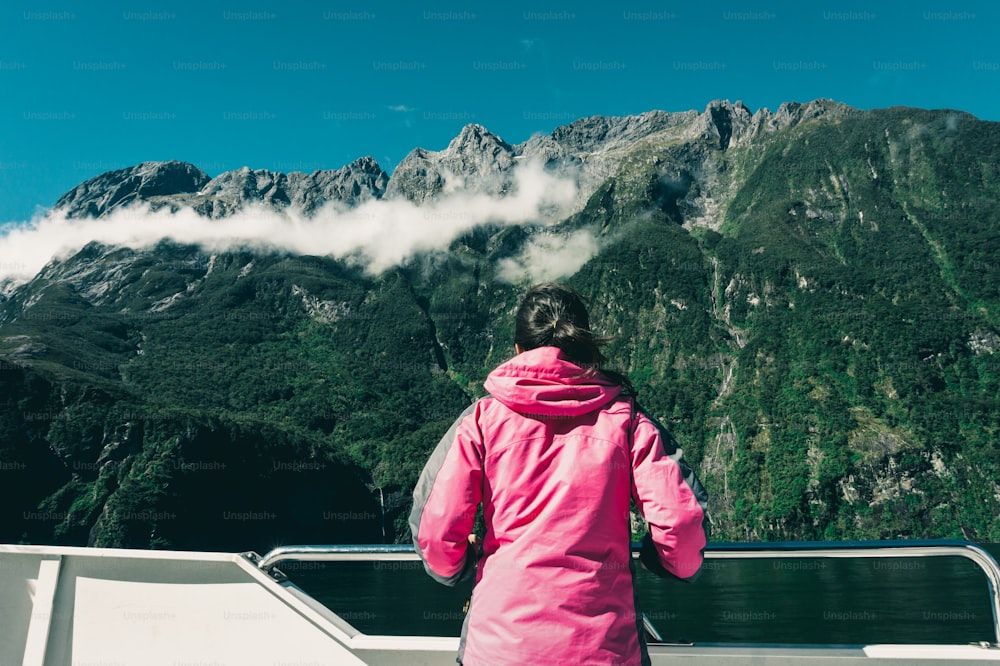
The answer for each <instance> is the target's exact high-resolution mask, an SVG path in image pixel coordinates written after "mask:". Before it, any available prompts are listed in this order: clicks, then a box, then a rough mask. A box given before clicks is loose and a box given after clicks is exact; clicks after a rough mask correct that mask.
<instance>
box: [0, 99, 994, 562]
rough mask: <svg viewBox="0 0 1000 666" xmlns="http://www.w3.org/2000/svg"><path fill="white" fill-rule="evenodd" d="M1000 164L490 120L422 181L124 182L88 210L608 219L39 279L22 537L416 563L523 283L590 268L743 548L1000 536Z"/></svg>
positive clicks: (907, 128) (599, 305) (634, 122)
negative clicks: (357, 545) (420, 532)
mask: <svg viewBox="0 0 1000 666" xmlns="http://www.w3.org/2000/svg"><path fill="white" fill-rule="evenodd" d="M997 154H1000V129H998V126H997V124H996V123H986V122H981V121H978V120H976V119H975V118H973V117H971V116H968V115H965V114H961V113H955V112H928V111H921V110H917V109H889V110H876V111H866V112H862V111H858V110H855V109H850V108H848V107H845V106H843V105H840V104H836V103H834V102H829V101H824V100H819V101H816V102H812V103H809V104H794V103H789V104H785V105H782V107H781V108H780V109H778V110H777V111H776V112H773V113H772V112H770V111H768V110H766V109H764V110H759V111H756V112H753V113H752V112H751V111H750V110H749V109H747V108H746V107H745V106H743V105H742V104H740V103H736V104H732V103H729V102H713V103H712V104H710V105H709V106H708V108H706V109H705V110H704V111H703V112H701V113H698V112H695V111H690V112H686V113H665V112H650V113H646V114H642V115H640V116H634V117H629V118H599V117H594V118H584V119H581V120H578V121H576V122H573V123H571V124H569V125H566V126H564V127H560V128H558V129H556V130H555V131H554V132H553V133H552V134H550V135H546V136H535V137H532V138H530V139H529V140H527V141H525V142H523V143H520V144H509V143H507V142H506V141H504V140H503V139H501V138H500V137H497V136H496V135H494V134H491V133H490V132H489V131H488V130H486V129H485V128H483V127H481V126H476V125H471V126H469V127H466V128H465V129H464V130H463V131H462V132H461V134H460V135H459V136H458V137H456V138H455V139H454V140H453V141H452V142H451V143H450V144H449V145H448V146H447V147H446V148H445V149H444V150H441V151H438V152H431V151H427V150H422V149H417V150H414V151H413V152H412V153H411V154H410V155H409V156H408V157H407V158H406V159H405V160H404V161H403V162H402V163H401V164H400V165H399V167H398V168H397V169H396V171H395V173H394V174H393V175H392V177H391V178H390V177H389V176H388V175H387V174H386V173H385V172H384V171H382V170H381V168H379V167H378V165H377V164H376V163H375V162H374V160H371V159H370V158H364V159H361V160H358V161H356V162H354V163H352V164H351V165H348V166H345V167H343V168H342V169H339V170H331V171H319V172H316V173H314V174H311V175H306V174H301V173H292V174H281V173H272V172H268V171H265V170H258V171H251V170H250V169H241V170H238V171H233V172H228V173H225V174H221V175H219V176H217V177H216V178H214V179H210V178H209V177H208V176H207V175H205V174H204V173H202V172H201V171H199V170H198V169H196V168H195V167H193V166H191V165H187V164H183V163H179V162H167V163H145V164H141V165H138V166H136V167H132V168H130V169H124V170H120V171H116V172H111V173H109V174H104V175H102V176H99V177H98V178H95V179H92V180H90V181H87V182H86V183H83V184H81V185H80V186H78V187H77V188H75V189H74V190H73V191H71V192H70V193H67V195H65V196H64V197H63V198H61V199H60V200H59V202H58V204H57V206H58V207H59V208H62V209H64V210H65V211H66V212H67V213H68V214H69V216H70V217H71V218H73V219H80V218H86V217H95V216H108V215H109V214H110V213H111V212H113V211H114V210H116V209H118V208H122V207H125V206H128V205H134V204H139V203H145V204H147V205H149V206H150V207H152V208H155V209H166V210H180V209H183V208H192V209H194V210H196V211H198V212H199V213H201V214H202V215H203V216H205V217H206V218H214V219H216V220H220V219H224V218H226V217H227V216H229V215H231V214H233V213H234V212H236V211H239V210H241V209H243V208H244V207H247V206H250V205H253V206H262V207H265V208H271V209H273V210H275V211H278V212H281V211H296V212H297V213H301V215H303V216H304V217H305V218H309V216H311V215H315V214H317V212H318V211H319V210H320V209H321V208H322V207H323V206H325V205H334V206H337V207H338V208H339V209H344V210H349V209H351V208H356V207H358V206H361V205H365V204H366V203H369V202H373V201H379V200H381V201H384V202H387V203H392V202H397V203H401V204H405V205H407V206H410V205H415V206H418V207H419V206H428V205H433V204H435V202H439V201H441V200H442V198H443V197H448V196H449V195H450V194H451V193H453V192H455V191H461V192H465V193H467V194H471V195H476V196H483V197H488V198H489V200H491V201H494V202H497V203H496V205H498V206H501V205H503V202H504V201H512V200H514V199H516V197H515V196H514V195H516V194H517V189H518V187H522V186H524V185H523V183H524V181H523V180H519V179H518V174H519V173H520V171H519V170H520V169H521V168H522V165H526V164H533V165H539V166H540V167H541V169H542V171H541V173H546V174H554V175H557V176H559V177H560V178H561V179H563V180H570V181H572V182H573V184H574V186H575V188H576V189H575V192H576V197H577V198H576V201H575V202H574V203H573V204H572V205H571V206H569V209H568V210H561V212H559V213H558V214H559V215H561V217H559V218H558V219H555V220H545V221H544V224H542V223H541V221H539V222H537V223H535V222H529V223H525V224H520V225H510V224H502V223H499V222H496V223H489V224H483V225H479V226H476V227H475V228H472V229H471V230H464V231H460V232H457V233H458V235H457V236H456V237H454V238H451V239H446V240H447V241H448V242H447V245H446V247H442V248H439V249H426V250H423V251H421V252H418V253H417V254H415V255H412V256H411V257H410V258H409V259H407V260H406V261H404V263H403V264H402V265H400V266H396V267H393V268H391V269H389V270H386V271H384V272H381V273H378V274H372V273H371V272H369V271H366V270H365V267H364V265H363V264H361V263H359V259H358V257H355V256H346V257H339V258H338V257H325V256H304V255H300V254H295V253H288V252H279V251H275V250H254V251H251V250H248V249H245V248H243V249H240V248H236V247H233V248H229V249H219V248H218V247H215V248H214V249H210V248H205V247H200V246H198V245H183V244H178V243H176V242H171V241H162V242H160V243H159V244H156V245H153V246H149V247H139V248H131V249H130V248H126V247H116V246H113V245H102V244H97V243H92V244H90V245H88V246H86V247H83V248H80V249H79V250H78V251H76V252H75V253H74V254H71V255H69V256H67V257H65V258H62V259H59V260H54V261H53V262H51V263H50V264H49V265H47V266H46V267H45V268H44V269H43V270H42V271H41V272H39V273H38V275H36V276H35V277H34V278H33V279H32V280H30V281H28V282H25V283H22V284H19V285H16V286H9V287H8V289H7V291H6V297H5V299H4V300H2V301H0V405H2V406H3V407H2V410H0V475H2V478H3V480H4V483H3V484H0V507H2V511H4V513H3V514H0V542H3V541H18V540H21V539H24V540H27V541H34V542H63V543H91V544H95V545H119V546H124V545H130V546H141V547H145V546H172V547H184V548H224V549H235V550H242V549H246V548H261V547H265V546H267V545H271V544H273V543H277V542H279V541H300V542H301V541H316V542H337V541H379V540H381V538H382V531H383V529H385V531H386V534H387V535H388V538H389V539H403V538H405V534H404V530H405V527H404V525H405V521H404V520H403V519H404V518H405V515H406V512H407V502H408V496H409V493H410V491H411V489H412V485H413V483H414V482H415V480H416V476H417V474H418V473H419V470H420V468H421V467H422V465H423V462H424V460H425V459H426V456H427V454H428V452H429V450H430V449H431V448H432V447H433V446H434V444H435V443H436V442H437V440H438V438H440V436H441V435H442V434H443V433H444V432H445V430H446V429H447V427H448V425H449V424H450V422H451V420H452V419H453V418H454V416H455V415H456V414H458V413H459V412H460V411H461V410H462V409H463V407H464V406H465V405H466V404H467V403H468V401H469V400H470V399H472V398H473V397H475V396H476V395H479V394H480V393H481V391H482V389H481V381H482V379H483V378H484V377H485V374H486V373H487V372H488V371H489V369H490V368H492V367H493V366H494V365H495V364H496V363H499V362H500V361H502V360H504V359H505V358H507V357H508V356H509V354H510V349H509V348H510V339H511V335H512V322H511V321H510V319H511V312H512V311H513V309H514V308H515V306H516V304H517V301H518V298H519V294H520V293H521V292H522V291H523V288H524V286H525V285H524V284H521V283H517V280H516V279H515V280H514V283H512V282H511V280H512V278H511V277H510V275H511V273H510V271H509V269H510V266H511V262H520V263H521V264H527V263H534V264H535V265H536V267H537V266H540V267H541V268H552V269H553V270H555V268H556V267H558V265H561V263H560V262H562V261H563V260H564V259H565V258H566V256H567V255H568V254H569V255H571V254H573V252H575V251H577V250H575V249H574V248H577V247H579V248H581V249H579V252H583V253H584V254H583V255H582V257H581V258H579V260H578V261H576V262H568V263H566V264H565V265H566V266H570V265H571V266H572V268H566V269H565V271H566V272H564V273H562V274H561V277H562V278H563V279H565V280H566V281H568V282H569V283H570V284H571V285H573V286H574V287H575V288H576V289H578V290H579V291H580V292H581V293H582V294H583V295H584V296H585V298H586V299H587V300H588V302H589V303H590V304H591V310H592V315H593V320H594V326H595V328H596V329H597V330H598V331H600V332H602V333H605V334H608V335H611V336H612V337H613V341H612V343H611V344H610V346H609V348H608V350H607V353H608V356H609V357H610V358H612V359H613V363H614V365H615V366H616V367H618V368H619V369H622V370H625V371H626V372H628V373H629V375H630V376H631V378H632V380H633V382H634V383H635V384H636V386H637V387H638V389H639V392H640V401H641V402H642V403H643V405H644V406H645V408H646V409H647V410H648V411H649V412H650V413H651V414H653V415H654V416H656V417H657V418H659V419H660V420H661V421H663V422H664V423H665V424H666V425H667V426H668V427H669V428H670V429H671V430H672V431H673V432H674V434H675V435H676V437H677V438H678V440H679V441H680V442H681V444H682V446H683V447H684V450H685V453H686V456H687V457H688V458H689V460H691V461H692V462H693V463H694V464H695V465H696V466H697V467H698V469H699V470H700V474H701V476H702V478H703V480H704V481H705V483H706V485H707V486H708V488H709V490H710V491H711V493H712V504H711V521H712V526H713V527H712V529H713V532H714V538H716V539H720V540H726V539H733V540H742V539H800V538H804V539H823V538H828V539H833V538H843V539H849V538H884V537H966V538H972V539H984V540H993V541H996V540H1000V524H998V519H997V516H998V515H1000V459H998V457H997V451H998V447H997V446H996V445H997V434H996V433H997V427H998V425H1000V402H998V399H997V395H1000V371H998V370H1000V368H998V364H997V359H998V356H997V350H998V349H1000V342H998V341H1000V334H998V331H1000V321H998V304H1000V288H998V286H997V285H1000V262H998V261H997V258H996V248H997V247H998V246H1000V245H998V244H1000V228H998V217H997V215H996V212H997V210H998V209H1000V206H998V204H1000V173H998V172H997V169H996V161H995V156H996V155H997ZM393 205H395V204H393ZM417 210H419V208H417ZM210 223H212V222H211V221H210V220H208V219H207V220H206V224H210ZM425 223H426V224H428V225H434V224H436V223H437V222H436V220H435V219H433V218H429V219H428V220H427V221H426V222H425ZM428 232H430V228H428ZM580 239H585V240H586V243H583V242H582V241H581V240H580ZM574 242H580V243H581V244H580V245H579V246H577V245H573V244H572V243H574ZM583 248H585V249H583Z"/></svg>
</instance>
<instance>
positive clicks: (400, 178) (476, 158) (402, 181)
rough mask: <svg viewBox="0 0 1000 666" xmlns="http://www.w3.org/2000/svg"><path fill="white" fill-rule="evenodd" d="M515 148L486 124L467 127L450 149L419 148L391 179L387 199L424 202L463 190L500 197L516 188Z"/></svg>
mask: <svg viewBox="0 0 1000 666" xmlns="http://www.w3.org/2000/svg"><path fill="white" fill-rule="evenodd" d="M514 164H515V151H514V148H513V147H512V146H511V145H510V144H508V143H507V142H506V141H504V140H503V139H501V138H500V137H498V136H497V135H495V134H493V133H491V132H490V131H489V130H487V129H486V128H485V127H483V126H482V125H466V126H465V127H464V128H463V129H462V132H461V133H460V134H459V135H458V136H457V137H455V138H454V139H453V140H452V142H451V143H449V144H448V147H447V148H445V149H444V150H442V151H438V152H434V151H429V150H424V149H423V148H417V149H415V150H413V151H412V152H411V153H410V154H409V155H407V156H406V157H405V158H403V161H402V162H400V163H399V166H397V167H396V170H395V171H394V172H393V174H392V178H390V179H389V185H388V188H387V189H386V197H399V198H404V199H409V200H410V201H413V202H415V203H421V202H423V201H425V200H426V199H428V198H430V197H433V196H434V195H436V194H439V193H441V192H444V191H447V190H452V189H462V190H466V191H471V192H477V193H483V194H489V195H493V196H499V195H502V194H505V193H506V192H507V191H509V189H510V188H511V186H512V183H513V177H512V173H511V169H512V168H513V166H514Z"/></svg>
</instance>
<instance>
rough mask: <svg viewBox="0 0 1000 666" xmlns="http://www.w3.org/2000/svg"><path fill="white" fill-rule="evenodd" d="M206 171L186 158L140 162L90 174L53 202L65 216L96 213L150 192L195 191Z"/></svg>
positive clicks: (131, 201)
mask: <svg viewBox="0 0 1000 666" xmlns="http://www.w3.org/2000/svg"><path fill="white" fill-rule="evenodd" d="M209 180H210V178H209V176H208V174H206V173H205V172H204V171H202V170H201V169H199V168H198V167H196V166H194V165H193V164H188V163H187V162H178V161H176V160H171V161H168V162H143V163H141V164H137V165H135V166H131V167H128V168H125V169H118V170H117V171H109V172H107V173H103V174H101V175H99V176H96V177H94V178H91V179H90V180H87V181H85V182H83V183H81V184H80V185H77V186H76V187H75V188H73V189H72V190H70V191H69V192H67V193H66V194H64V195H63V196H62V197H60V198H59V200H58V201H57V202H56V205H55V207H56V208H57V209H63V210H65V211H66V214H67V215H68V216H69V217H99V216H101V215H104V214H106V213H108V212H109V211H110V210H112V209H114V208H118V207H121V206H127V205H129V204H131V203H134V202H136V201H140V200H144V199H146V198H148V197H152V196H164V195H173V194H184V193H190V192H197V191H198V190H200V189H201V188H202V187H203V186H204V185H205V184H206V183H208V182H209Z"/></svg>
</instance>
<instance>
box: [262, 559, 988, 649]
mask: <svg viewBox="0 0 1000 666" xmlns="http://www.w3.org/2000/svg"><path fill="white" fill-rule="evenodd" d="M638 550H639V545H638V544H633V545H632V554H633V556H636V555H638ZM244 555H245V556H246V557H248V558H249V559H251V560H252V561H253V562H254V563H255V564H256V565H257V566H258V567H259V568H260V569H262V570H264V571H267V572H270V573H273V572H274V570H275V567H276V566H277V565H278V564H280V563H281V562H286V561H298V562H371V561H416V560H419V559H420V557H419V556H418V555H417V553H416V552H415V551H414V549H413V546H412V545H409V544H381V545H356V544H343V545H324V546H319V545H303V546H281V547H279V548H275V549H273V550H271V551H270V552H268V553H267V554H266V555H264V556H263V557H261V556H259V555H257V554H256V553H245V554H244ZM904 557H964V558H966V559H968V560H972V561H973V562H974V563H976V565H978V566H979V568H980V569H982V571H983V573H985V574H986V580H987V586H988V593H989V597H990V599H989V601H990V609H991V611H992V612H993V639H994V643H993V645H994V646H996V647H1000V565H998V564H997V561H996V560H995V559H994V558H993V556H992V555H990V554H989V553H988V552H987V551H986V550H984V549H983V548H981V547H980V546H977V545H976V544H973V543H969V542H967V541H958V540H919V541H918V540H913V541H910V540H897V541H815V542H812V541H781V542H768V543H710V544H708V546H706V548H705V559H706V560H746V559H804V558H904ZM650 628H652V627H651V626H650ZM654 631H655V630H654Z"/></svg>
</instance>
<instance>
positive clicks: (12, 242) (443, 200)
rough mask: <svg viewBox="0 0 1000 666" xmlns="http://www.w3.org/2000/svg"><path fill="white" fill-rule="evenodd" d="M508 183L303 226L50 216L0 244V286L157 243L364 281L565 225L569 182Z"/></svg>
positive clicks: (276, 217) (248, 217)
mask: <svg viewBox="0 0 1000 666" xmlns="http://www.w3.org/2000/svg"><path fill="white" fill-rule="evenodd" d="M514 183H515V185H514V187H513V188H512V190H511V192H510V193H508V194H507V195H506V196H503V197H491V196H488V195H486V194H482V193H476V192H470V191H468V190H467V189H462V188H459V189H453V190H450V191H449V192H448V193H447V194H444V195H441V196H439V197H436V198H434V199H431V200H429V201H427V202H425V203H423V204H421V205H417V204H414V203H412V202H410V201H407V200H403V199H394V200H372V201H368V202H366V203H364V204H362V205H359V206H356V207H354V208H345V207H344V206H342V205H339V204H337V203H330V204H328V205H326V206H324V207H323V208H321V209H320V210H319V211H317V212H316V213H314V214H313V215H311V216H306V215H304V214H302V213H301V212H300V211H297V210H295V209H291V208H289V209H285V210H274V209H271V208H265V207H262V206H250V207H246V208H244V209H243V210H241V211H239V212H237V213H236V214H234V215H231V216H229V217H225V218H222V219H215V220H212V219H208V218H205V217H202V216H201V215H199V214H198V213H196V212H195V211H194V210H192V209H190V208H184V209H181V210H178V211H176V212H171V211H169V210H167V209H160V210H158V211H151V210H150V209H149V208H148V207H146V206H137V207H129V208H122V209H119V210H116V211H114V212H113V213H112V214H110V215H108V216H106V217H102V218H96V219H95V218H86V219H70V218H67V217H66V216H65V214H64V213H63V212H60V211H53V212H51V213H49V214H48V215H46V216H43V217H40V218H36V219H35V220H32V221H31V222H27V223H24V224H21V225H17V226H14V227H9V228H8V230H7V232H6V234H4V235H2V236H0V282H3V281H5V280H9V281H11V282H14V283H19V282H25V281H27V280H29V279H31V278H32V277H33V276H34V275H36V274H37V273H38V271H39V270H41V269H42V267H44V266H45V264H47V263H48V262H49V261H51V260H52V259H54V258H56V259H58V258H64V257H67V256H69V255H70V254H72V253H73V252H76V251H78V250H79V249H81V248H82V247H83V246H85V245H86V244H87V243H89V242H91V241H97V242H100V243H103V244H106V245H112V246H120V247H129V248H133V249H139V248H147V247H151V246H152V245H155V244H156V243H157V242H158V241H160V240H162V239H171V240H174V241H176V242H179V243H185V244H196V245H200V246H202V247H204V248H205V249H206V250H207V251H211V252H221V251H226V250H229V249H234V248H251V249H260V250H284V251H288V252H291V253H295V254H303V255H329V256H334V257H340V258H355V259H359V260H361V261H363V262H364V264H365V265H366V267H367V268H368V270H369V271H370V272H372V273H379V272H381V271H383V270H386V269H387V268H390V267H392V266H395V265H398V264H400V263H402V262H404V261H406V260H407V259H408V258H409V257H411V256H413V255H414V254H415V253H418V252H423V251H429V250H435V249H444V248H446V247H447V246H448V244H449V243H450V242H451V241H452V240H454V239H455V238H456V237H457V236H459V235H461V234H463V233H465V232H467V231H469V230H471V229H473V228H475V227H477V226H480V225H484V224H498V223H499V224H531V225H542V226H545V225H550V224H552V223H555V222H558V221H560V220H562V219H564V218H565V216H566V214H567V211H569V210H570V209H571V208H572V207H573V206H574V205H575V202H576V198H577V190H576V185H575V181H573V180H572V179H567V178H561V177H557V176H555V175H553V174H551V173H548V172H546V171H545V170H544V169H543V168H542V167H541V166H540V165H538V164H536V163H523V164H519V165H518V166H517V167H515V171H514ZM532 252H534V253H537V252H538V250H532ZM536 261H539V259H538V257H537V256H536V254H531V255H530V256H525V257H524V258H523V259H522V260H521V262H522V264H521V265H522V266H523V267H525V268H524V270H526V271H527V270H529V268H528V267H533V266H534V265H535V262H536ZM564 261H565V260H564ZM532 271H534V269H532Z"/></svg>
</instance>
